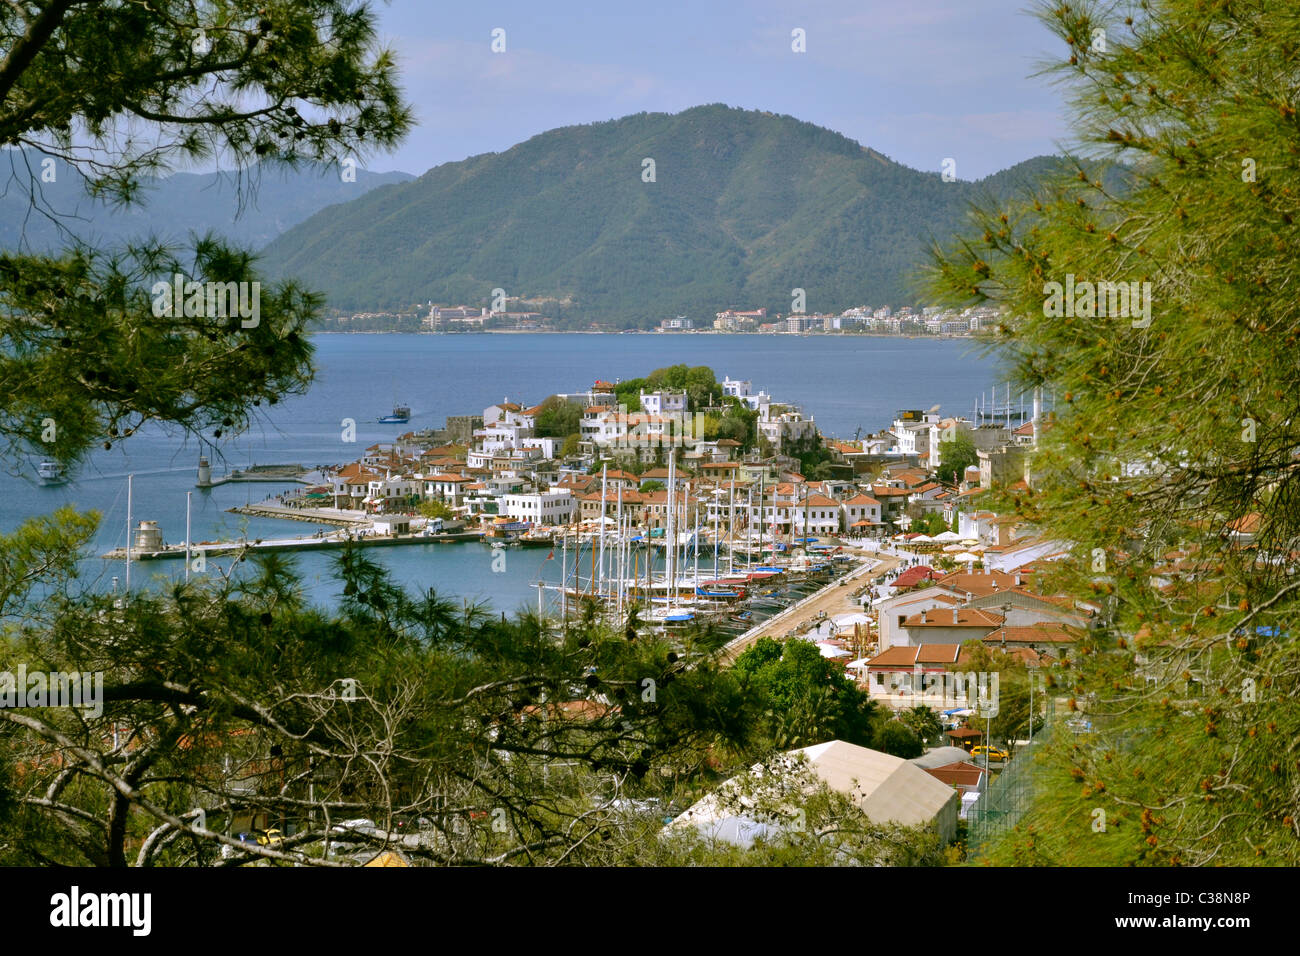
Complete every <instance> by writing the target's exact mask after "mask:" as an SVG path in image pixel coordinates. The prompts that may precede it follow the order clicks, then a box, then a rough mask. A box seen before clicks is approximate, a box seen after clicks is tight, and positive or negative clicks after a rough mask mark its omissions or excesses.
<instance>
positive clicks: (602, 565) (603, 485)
mask: <svg viewBox="0 0 1300 956" xmlns="http://www.w3.org/2000/svg"><path fill="white" fill-rule="evenodd" d="M608 469H609V465H608V464H607V463H602V464H601V466H600V561H599V562H598V563H599V565H600V584H599V586H598V588H597V592H598V593H599V595H600V597H602V598H603V597H604V596H605V518H606V516H607V515H606V512H607V511H608V510H609V505H608V504H607V503H606V502H607V500H606V498H605V489H606V487H607V485H606V473H607V471H608Z"/></svg>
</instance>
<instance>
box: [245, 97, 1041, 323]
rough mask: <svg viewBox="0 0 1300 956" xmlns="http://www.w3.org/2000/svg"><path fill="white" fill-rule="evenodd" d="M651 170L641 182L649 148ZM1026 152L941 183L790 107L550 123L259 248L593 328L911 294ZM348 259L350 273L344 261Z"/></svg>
mask: <svg viewBox="0 0 1300 956" xmlns="http://www.w3.org/2000/svg"><path fill="white" fill-rule="evenodd" d="M647 159H652V160H653V161H654V181H653V182H645V181H643V169H644V168H645V166H644V165H643V163H644V161H645V160H647ZM1061 162H1062V161H1061V160H1059V159H1054V158H1052V157H1039V158H1037V159H1033V160H1029V161H1027V162H1025V163H1022V164H1020V165H1018V166H1016V167H1013V168H1011V169H1009V170H1004V171H1003V172H1000V173H998V174H996V175H994V176H991V177H989V178H988V179H985V180H983V181H980V182H977V183H970V182H962V181H956V182H944V181H943V180H942V178H941V177H940V175H939V174H938V173H925V172H918V171H917V170H914V169H909V168H907V167H905V166H902V165H900V164H898V163H895V162H893V161H891V160H889V159H888V158H886V157H885V156H882V155H881V154H880V153H877V152H875V151H874V150H871V149H868V148H866V147H863V146H862V145H861V144H859V143H856V142H854V141H853V140H851V139H848V138H847V137H845V136H842V135H840V134H838V133H835V132H832V131H830V130H827V129H823V128H821V127H818V126H814V125H812V124H810V123H805V122H801V121H799V120H797V119H794V118H792V117H789V116H778V115H775V114H772V113H766V112H758V111H749V110H740V109H732V108H729V107H726V106H721V105H713V106H701V107H696V108H693V109H688V110H685V111H684V112H681V113H677V114H665V113H639V114H636V115H634V116H628V117H624V118H623V119H619V120H614V121H610V122H603V123H594V124H590V125H584V126H570V127H564V128H562V129H556V130H551V131H549V132H546V133H542V134H541V135H538V136H535V137H533V138H532V139H529V140H527V141H526V142H523V143H520V144H519V145H517V146H514V147H513V148H511V149H509V150H506V151H505V152H502V153H488V154H484V155H480V156H474V157H471V158H469V159H466V160H464V161H462V162H455V163H446V164H444V165H441V166H437V167H435V168H433V169H431V170H429V171H428V172H426V173H425V174H424V175H422V176H420V177H419V178H418V179H415V180H413V181H411V182H408V183H404V184H401V185H396V186H389V187H386V188H382V189H376V190H374V191H372V192H370V193H367V194H366V195H364V196H362V197H360V198H358V199H355V200H353V201H351V202H348V203H346V204H343V205H339V206H334V207H331V208H328V209H325V210H322V211H321V212H318V213H317V214H316V215H314V216H312V217H311V218H309V219H307V220H306V221H305V222H303V223H301V224H300V225H298V226H297V227H295V228H293V229H290V230H288V231H286V232H285V233H284V234H283V235H282V236H280V237H279V238H277V239H276V240H275V241H274V242H272V243H271V244H270V245H269V246H268V247H267V248H266V250H265V260H264V262H265V267H266V268H267V270H268V272H269V273H271V274H272V275H275V274H286V275H294V276H296V277H298V278H300V279H302V280H304V281H305V282H306V283H307V284H308V285H309V286H312V287H314V288H317V289H319V290H321V291H323V292H325V293H326V294H327V296H328V298H329V303H330V305H332V306H335V307H338V308H342V309H386V308H394V307H401V306H409V305H411V304H414V303H417V302H423V301H426V300H433V301H435V302H440V303H457V304H460V303H463V304H469V305H475V306H478V305H487V304H488V303H489V301H490V298H491V296H492V290H493V289H494V288H502V289H504V290H506V294H507V295H509V296H516V295H519V296H523V297H525V298H526V299H533V300H537V299H542V298H550V299H555V300H559V301H560V302H562V303H568V304H566V305H564V306H563V307H562V308H561V310H560V311H561V312H563V313H567V314H568V315H578V316H581V317H583V318H584V319H586V320H590V321H601V322H603V323H617V324H639V325H642V326H645V325H649V324H652V323H654V322H657V321H658V320H659V319H662V318H664V317H667V316H671V315H679V314H680V315H686V316H689V317H691V318H694V319H696V320H697V321H699V320H709V321H711V320H712V317H713V313H714V312H716V311H718V310H720V309H724V308H728V307H735V308H754V307H757V306H766V307H767V308H768V309H769V310H770V311H772V312H789V311H790V310H791V290H792V289H795V288H802V289H804V290H805V292H806V308H807V311H809V312H813V311H829V310H837V311H838V310H841V309H843V308H847V307H850V306H854V305H861V304H864V303H866V304H873V305H883V304H893V305H903V304H912V303H914V302H915V301H916V299H917V296H916V295H914V294H913V293H912V291H911V289H910V287H909V285H908V282H909V272H910V270H911V269H913V268H914V267H915V266H916V264H917V263H918V262H919V261H920V259H921V253H922V250H923V248H924V246H925V244H926V243H927V241H928V240H929V239H930V238H932V237H938V238H944V239H946V238H947V237H948V236H950V235H951V234H952V233H953V232H954V231H956V229H957V228H958V226H959V225H960V224H961V222H962V220H963V217H964V214H965V211H966V209H967V207H968V204H969V203H970V202H971V201H972V200H974V199H976V198H978V197H981V196H983V195H985V194H987V193H992V194H994V195H1001V194H1004V193H1005V192H1007V191H1008V190H1010V189H1012V188H1013V187H1015V186H1016V185H1018V184H1022V183H1033V182H1034V181H1036V180H1037V179H1038V178H1039V177H1040V176H1042V175H1045V174H1046V173H1047V172H1049V171H1052V170H1055V169H1058V168H1060V166H1061ZM341 264H346V268H340V265H341Z"/></svg>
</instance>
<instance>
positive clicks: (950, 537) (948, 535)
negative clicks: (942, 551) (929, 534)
mask: <svg viewBox="0 0 1300 956" xmlns="http://www.w3.org/2000/svg"><path fill="white" fill-rule="evenodd" d="M934 540H935V541H960V540H961V535H959V534H958V533H957V532H956V531H944V532H942V533H940V534H936V535H935V536H934Z"/></svg>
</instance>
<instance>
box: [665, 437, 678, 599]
mask: <svg viewBox="0 0 1300 956" xmlns="http://www.w3.org/2000/svg"><path fill="white" fill-rule="evenodd" d="M666 503H667V505H668V515H667V517H668V527H667V528H665V529H664V532H665V535H666V536H665V538H664V583H665V584H666V585H668V605H669V607H671V606H672V603H673V600H672V599H673V591H674V584H673V575H674V574H675V567H674V565H675V564H676V561H675V558H676V556H677V554H676V552H677V538H676V537H675V533H676V528H675V524H676V522H675V521H674V520H673V517H674V514H675V512H676V511H677V456H676V455H674V454H673V453H672V450H671V449H669V452H668V497H667V499H666Z"/></svg>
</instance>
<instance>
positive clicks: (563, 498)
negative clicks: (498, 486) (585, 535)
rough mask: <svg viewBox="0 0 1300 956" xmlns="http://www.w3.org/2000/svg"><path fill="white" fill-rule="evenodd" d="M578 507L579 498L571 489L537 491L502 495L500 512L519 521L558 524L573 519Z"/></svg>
mask: <svg viewBox="0 0 1300 956" xmlns="http://www.w3.org/2000/svg"><path fill="white" fill-rule="evenodd" d="M577 507H578V499H577V498H575V497H574V496H573V493H572V492H570V491H563V490H552V491H535V492H532V493H530V494H517V495H502V496H501V510H500V513H501V514H503V515H507V516H509V517H511V518H514V519H515V520H517V521H531V522H532V523H533V524H549V525H556V524H568V523H569V522H570V521H572V520H573V515H574V512H575V511H576V510H577Z"/></svg>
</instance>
